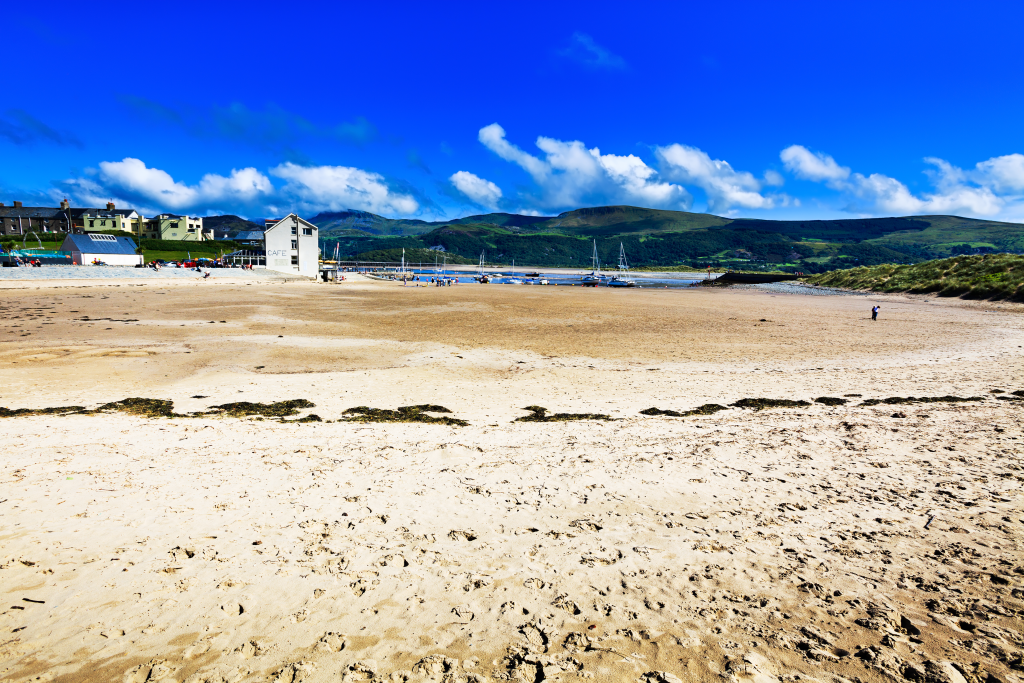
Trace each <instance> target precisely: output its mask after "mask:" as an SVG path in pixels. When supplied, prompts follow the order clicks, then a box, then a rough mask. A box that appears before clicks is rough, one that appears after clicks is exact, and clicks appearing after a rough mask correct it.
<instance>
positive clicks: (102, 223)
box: [100, 220, 113, 225]
mask: <svg viewBox="0 0 1024 683" xmlns="http://www.w3.org/2000/svg"><path fill="white" fill-rule="evenodd" d="M111 223H113V221H111ZM106 224H107V222H106V221H105V220H104V221H100V225H106Z"/></svg>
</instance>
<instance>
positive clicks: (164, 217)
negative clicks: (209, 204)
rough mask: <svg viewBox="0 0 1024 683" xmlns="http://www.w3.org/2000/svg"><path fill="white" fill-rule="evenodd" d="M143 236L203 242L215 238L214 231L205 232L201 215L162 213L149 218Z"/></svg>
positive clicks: (143, 228)
mask: <svg viewBox="0 0 1024 683" xmlns="http://www.w3.org/2000/svg"><path fill="white" fill-rule="evenodd" d="M142 237H144V238H146V239H151V240H176V241H180V242H202V241H203V240H207V239H211V240H212V239H213V231H210V233H209V234H207V233H205V232H203V219H202V217H200V216H179V215H177V214H173V213H162V214H160V215H158V216H153V217H152V218H150V219H147V220H146V221H145V223H144V225H143V227H142Z"/></svg>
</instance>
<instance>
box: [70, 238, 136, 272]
mask: <svg viewBox="0 0 1024 683" xmlns="http://www.w3.org/2000/svg"><path fill="white" fill-rule="evenodd" d="M60 250H61V251H69V252H71V261H72V262H73V263H74V264H75V265H77V266H87V265H89V264H91V263H94V262H100V263H105V264H107V265H108V266H137V265H140V264H141V263H142V254H136V253H135V250H136V247H135V242H134V241H133V240H132V238H131V237H115V236H114V235H104V234H98V235H68V236H67V237H65V238H64V242H63V243H62V244H61V245H60Z"/></svg>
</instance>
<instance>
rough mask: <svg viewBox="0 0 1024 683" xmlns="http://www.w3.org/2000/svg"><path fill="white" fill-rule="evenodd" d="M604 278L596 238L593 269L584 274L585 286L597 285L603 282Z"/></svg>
mask: <svg viewBox="0 0 1024 683" xmlns="http://www.w3.org/2000/svg"><path fill="white" fill-rule="evenodd" d="M602 279H603V277H602V275H601V264H600V262H599V261H598V260H597V240H594V256H593V270H592V271H591V272H590V273H589V274H587V275H584V276H583V278H582V280H583V286H584V287H597V286H598V285H599V284H601V280H602Z"/></svg>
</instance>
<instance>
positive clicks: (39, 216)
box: [0, 199, 74, 235]
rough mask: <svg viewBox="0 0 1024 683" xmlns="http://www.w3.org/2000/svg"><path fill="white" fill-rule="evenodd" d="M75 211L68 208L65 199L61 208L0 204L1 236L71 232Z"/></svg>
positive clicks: (16, 203) (15, 203) (19, 203)
mask: <svg viewBox="0 0 1024 683" xmlns="http://www.w3.org/2000/svg"><path fill="white" fill-rule="evenodd" d="M73 221H74V209H71V208H69V207H68V202H67V200H66V199H65V200H64V201H62V202H61V203H60V208H51V207H45V206H22V205H21V202H17V201H16V202H14V206H4V204H3V203H0V235H28V234H29V233H32V232H37V233H40V234H42V233H47V232H64V233H66V232H70V230H69V226H71V225H73V224H74V223H73Z"/></svg>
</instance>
